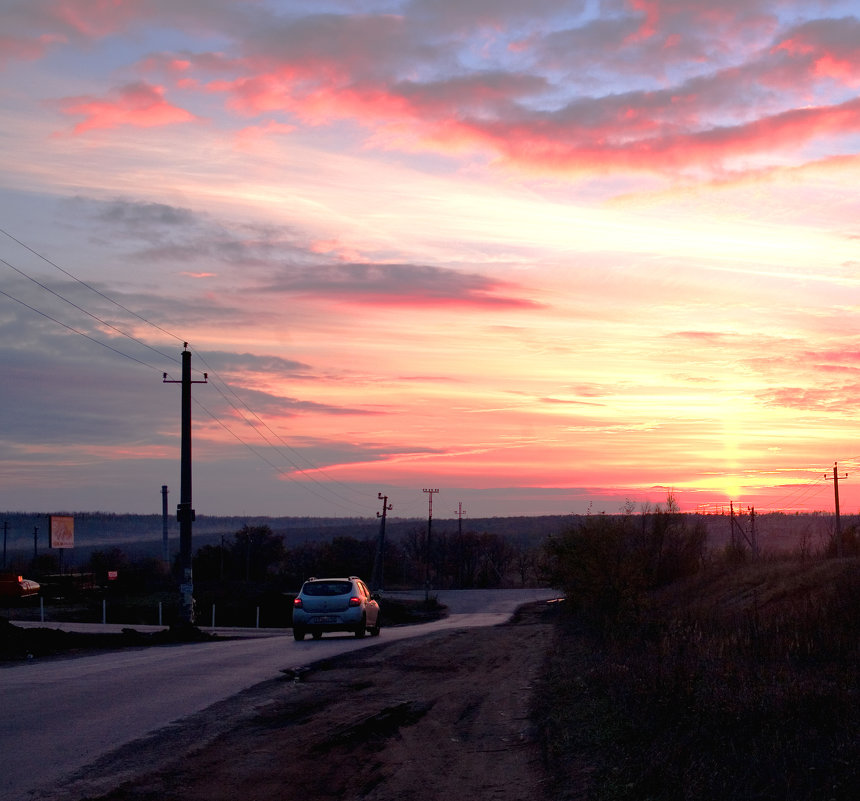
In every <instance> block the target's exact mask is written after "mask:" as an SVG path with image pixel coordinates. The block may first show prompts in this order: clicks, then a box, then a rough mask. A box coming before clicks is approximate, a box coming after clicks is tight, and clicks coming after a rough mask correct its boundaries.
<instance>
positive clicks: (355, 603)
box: [349, 595, 361, 606]
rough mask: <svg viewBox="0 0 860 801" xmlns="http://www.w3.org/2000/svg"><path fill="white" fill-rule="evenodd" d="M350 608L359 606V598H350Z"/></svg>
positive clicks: (354, 596)
mask: <svg viewBox="0 0 860 801" xmlns="http://www.w3.org/2000/svg"><path fill="white" fill-rule="evenodd" d="M349 605H350V606H361V598H359V597H358V596H356V595H353V596H352V598H350V599H349Z"/></svg>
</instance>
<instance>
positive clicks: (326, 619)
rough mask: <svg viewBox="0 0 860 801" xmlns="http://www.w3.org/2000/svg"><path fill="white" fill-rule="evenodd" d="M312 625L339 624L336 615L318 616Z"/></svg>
mask: <svg viewBox="0 0 860 801" xmlns="http://www.w3.org/2000/svg"><path fill="white" fill-rule="evenodd" d="M311 622H312V623H320V624H322V623H337V618H336V617H335V616H334V615H317V616H316V617H315V618H314V619H313V620H312V621H311Z"/></svg>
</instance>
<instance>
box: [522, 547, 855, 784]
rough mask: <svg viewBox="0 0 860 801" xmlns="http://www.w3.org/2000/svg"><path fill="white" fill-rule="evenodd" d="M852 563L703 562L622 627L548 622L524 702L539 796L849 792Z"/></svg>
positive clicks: (852, 711) (852, 706) (852, 695)
mask: <svg viewBox="0 0 860 801" xmlns="http://www.w3.org/2000/svg"><path fill="white" fill-rule="evenodd" d="M858 567H860V564H858V560H856V559H846V560H840V561H836V560H819V561H810V560H804V561H800V560H790V559H782V560H779V561H761V562H758V563H755V564H746V565H742V566H740V567H736V568H734V569H729V568H727V567H722V568H720V567H715V568H711V569H709V570H708V571H705V572H703V573H702V574H701V575H699V576H697V577H695V578H693V579H689V580H686V581H684V582H683V583H677V584H675V585H672V586H670V587H668V588H665V589H664V590H662V591H661V592H660V593H659V594H657V595H655V596H653V597H652V598H651V599H650V600H651V605H650V608H649V609H647V610H644V611H643V613H642V614H641V615H640V618H639V620H638V621H637V623H636V625H635V626H632V627H628V628H625V630H624V631H613V632H609V633H608V634H607V633H606V632H604V633H603V635H602V636H601V637H599V638H598V637H596V636H594V635H593V634H591V633H590V632H589V630H588V628H587V626H586V624H585V622H584V621H582V620H581V619H580V620H577V619H573V618H570V619H568V620H566V621H565V622H564V623H563V624H560V625H559V629H558V632H557V637H556V641H555V647H554V649H553V651H552V653H551V654H550V655H549V658H548V660H547V664H546V669H545V674H544V681H543V683H542V690H541V697H540V698H539V700H538V702H537V704H536V710H535V716H536V721H537V724H538V728H539V730H540V732H541V735H542V739H543V743H544V754H545V758H546V762H547V765H548V767H549V768H550V772H551V774H552V776H553V788H552V792H551V793H550V795H551V797H552V798H555V799H563V798H570V799H574V798H575V799H598V800H599V801H610V800H611V801H622V800H624V801H627V800H628V799H629V801H634V799H635V801H648V800H649V799H651V800H652V801H675V800H676V799H677V800H678V801H681V800H682V799H683V800H686V799H696V801H709V799H713V801H733V800H734V799H737V800H738V801H740V800H741V799H743V801H753V800H754V799H780V801H812V800H813V799H815V801H819V800H820V799H825V800H826V799H835V800H836V801H841V799H846V800H847V799H849V798H850V799H854V798H855V797H856V792H857V787H858V786H860V785H858V779H860V768H858V765H860V701H858V690H860V687H858V673H860V671H858V661H860V660H858V643H860V571H858Z"/></svg>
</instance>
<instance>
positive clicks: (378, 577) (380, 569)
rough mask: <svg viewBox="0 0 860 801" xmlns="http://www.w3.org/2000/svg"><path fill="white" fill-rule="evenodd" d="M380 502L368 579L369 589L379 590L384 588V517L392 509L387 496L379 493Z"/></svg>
mask: <svg viewBox="0 0 860 801" xmlns="http://www.w3.org/2000/svg"><path fill="white" fill-rule="evenodd" d="M379 500H380V501H382V511H381V512H377V513H376V516H377V517H378V518H379V539H378V540H377V541H376V558H375V559H374V560H373V575H372V576H371V577H370V589H372V590H374V591H375V590H381V589H383V587H384V586H385V578H384V575H385V515H386V513H387V512H390V511H391V510H392V509H393V508H394V507H393V506H392V505H391V504H390V503H389V502H388V496H387V495H383V494H382V493H381V492H380V493H379Z"/></svg>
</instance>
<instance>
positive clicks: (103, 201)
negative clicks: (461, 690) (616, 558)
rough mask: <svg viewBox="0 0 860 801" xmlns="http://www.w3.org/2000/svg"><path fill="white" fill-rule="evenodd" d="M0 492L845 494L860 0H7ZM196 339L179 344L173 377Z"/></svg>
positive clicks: (547, 497) (406, 498)
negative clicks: (188, 476) (186, 483)
mask: <svg viewBox="0 0 860 801" xmlns="http://www.w3.org/2000/svg"><path fill="white" fill-rule="evenodd" d="M0 146H1V147H2V150H0V152H2V156H0V211H2V213H0V260H2V261H0V291H2V294H0V327H1V328H2V338H0V348H1V349H2V365H3V381H2V398H0V408H2V420H3V425H2V427H0V449H2V460H0V466H2V468H0V470H2V472H0V509H6V510H21V511H33V512H44V513H50V512H59V511H82V510H104V511H114V512H152V513H158V512H160V510H161V495H160V488H161V485H162V484H167V485H168V486H169V487H170V492H171V496H170V497H171V508H173V507H174V505H175V503H177V502H178V501H179V489H180V488H179V421H180V391H179V387H178V386H177V385H173V384H164V383H162V373H163V372H165V371H166V372H168V373H169V377H170V378H171V379H178V378H179V376H180V368H179V360H180V353H181V351H182V349H183V342H185V341H187V342H188V343H189V350H190V351H191V353H192V365H193V367H194V369H195V379H202V375H201V373H202V372H203V371H207V372H208V373H209V379H210V380H209V383H208V384H206V385H204V384H199V385H195V386H194V389H193V397H194V401H195V403H194V406H193V415H194V508H195V509H196V511H197V513H198V515H200V514H209V515H218V514H236V515H243V514H248V515H257V514H262V515H314V516H353V515H357V516H373V515H375V513H376V512H377V511H379V510H380V508H381V505H380V502H379V501H378V500H377V493H379V492H382V493H384V494H386V495H388V496H389V500H390V502H391V503H392V505H393V507H394V508H393V510H392V512H391V514H392V515H397V516H404V517H409V516H418V517H421V516H426V514H427V508H428V494H426V493H422V489H423V488H438V489H439V490H440V492H439V494H438V495H435V496H434V498H433V504H434V506H433V510H434V517H442V518H450V517H452V516H453V515H454V512H455V510H457V509H458V508H459V506H458V505H459V504H460V503H462V508H463V510H464V511H465V513H466V515H467V516H468V517H483V516H491V515H541V514H564V513H569V512H585V511H586V510H588V509H589V508H590V509H591V510H592V511H595V512H597V511H606V512H610V513H614V512H618V511H619V510H620V509H621V507H622V505H623V504H624V503H625V502H630V503H633V504H635V505H636V506H637V508H638V507H640V506H641V505H643V504H651V505H654V504H657V503H662V502H664V501H665V498H666V494H667V491H668V490H669V489H671V490H672V491H673V492H674V494H675V497H676V499H677V500H678V501H679V503H680V506H681V508H682V510H684V511H695V510H696V509H698V508H716V507H719V506H720V505H727V504H728V502H729V500H733V501H735V502H736V503H739V504H741V505H742V506H743V507H747V506H755V507H756V509H757V510H761V511H766V510H770V509H780V510H787V511H795V510H807V509H813V510H828V511H829V510H831V509H832V508H833V482H832V481H827V480H825V478H824V476H825V474H826V473H827V474H832V470H833V465H834V462H838V469H839V474H840V476H841V475H843V474H845V473H847V476H848V477H847V478H846V479H845V480H844V481H840V484H839V493H840V501H841V507H842V511H843V512H844V513H848V512H851V513H856V512H857V511H858V510H860V471H858V467H860V442H856V441H855V440H856V438H857V433H858V412H857V406H856V404H857V403H858V400H860V314H858V311H860V309H858V306H860V294H858V291H860V191H858V188H857V187H858V186H860V7H858V3H857V1H856V0H845V2H837V1H834V2H828V0H821V2H796V1H791V0H787V1H785V2H780V1H779V0H713V1H711V0H579V1H578V0H528V2H526V1H525V0H410V1H407V0H0ZM198 371H199V372H198Z"/></svg>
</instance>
